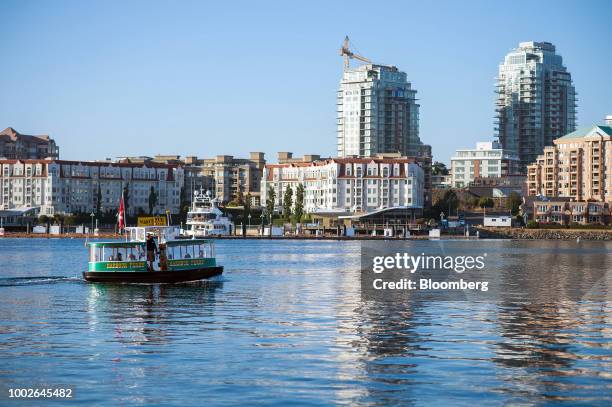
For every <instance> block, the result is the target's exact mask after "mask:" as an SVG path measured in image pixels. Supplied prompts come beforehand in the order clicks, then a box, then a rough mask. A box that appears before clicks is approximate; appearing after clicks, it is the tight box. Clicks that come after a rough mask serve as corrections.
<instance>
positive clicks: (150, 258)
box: [147, 234, 157, 271]
mask: <svg viewBox="0 0 612 407" xmlns="http://www.w3.org/2000/svg"><path fill="white" fill-rule="evenodd" d="M156 253H157V245H156V244H155V240H154V239H153V235H152V234H148V235H147V262H148V267H149V271H153V263H154V262H155V254H156Z"/></svg>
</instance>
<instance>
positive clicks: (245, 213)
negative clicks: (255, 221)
mask: <svg viewBox="0 0 612 407" xmlns="http://www.w3.org/2000/svg"><path fill="white" fill-rule="evenodd" d="M251 200H252V198H251V194H250V193H249V192H247V194H246V197H245V199H244V209H243V211H242V216H243V218H244V219H246V218H248V217H249V215H250V214H251Z"/></svg>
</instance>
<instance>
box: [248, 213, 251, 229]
mask: <svg viewBox="0 0 612 407" xmlns="http://www.w3.org/2000/svg"><path fill="white" fill-rule="evenodd" d="M248 218H249V229H250V228H251V214H250V213H249V216H248Z"/></svg>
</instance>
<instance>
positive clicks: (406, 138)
mask: <svg viewBox="0 0 612 407" xmlns="http://www.w3.org/2000/svg"><path fill="white" fill-rule="evenodd" d="M337 107H338V108H337V110H338V157H351V156H355V157H372V156H376V155H377V154H379V153H399V154H400V155H402V156H412V157H414V156H417V155H418V149H419V146H420V145H421V144H422V143H421V140H420V138H419V105H418V104H417V102H416V90H414V89H412V85H411V83H410V82H408V80H407V77H406V73H405V72H402V71H400V70H399V69H397V68H396V67H394V66H385V65H375V64H367V65H361V66H358V67H356V68H348V69H345V70H344V72H343V75H342V80H341V81H340V88H339V90H338V102H337Z"/></svg>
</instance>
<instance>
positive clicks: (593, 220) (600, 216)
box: [532, 198, 612, 225]
mask: <svg viewBox="0 0 612 407" xmlns="http://www.w3.org/2000/svg"><path fill="white" fill-rule="evenodd" d="M532 205H533V219H534V220H536V221H538V222H540V223H555V224H560V225H569V224H572V223H577V224H581V225H587V224H600V225H607V224H609V223H610V214H611V212H610V210H611V209H612V208H611V204H610V203H607V202H587V201H578V202H577V201H570V200H569V199H567V198H550V199H549V198H540V199H536V200H534V201H533V202H532Z"/></svg>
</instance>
